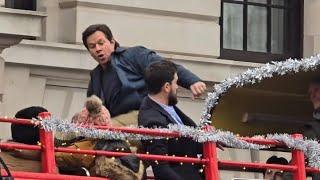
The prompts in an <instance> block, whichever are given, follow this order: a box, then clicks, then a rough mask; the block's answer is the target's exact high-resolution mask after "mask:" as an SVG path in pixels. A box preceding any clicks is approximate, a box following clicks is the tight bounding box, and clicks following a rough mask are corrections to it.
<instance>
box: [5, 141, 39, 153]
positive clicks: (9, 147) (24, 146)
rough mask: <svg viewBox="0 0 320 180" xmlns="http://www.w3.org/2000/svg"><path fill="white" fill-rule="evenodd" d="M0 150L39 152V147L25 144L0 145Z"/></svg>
mask: <svg viewBox="0 0 320 180" xmlns="http://www.w3.org/2000/svg"><path fill="white" fill-rule="evenodd" d="M0 148H3V149H9V150H12V149H27V150H36V151H40V150H41V147H40V146H37V145H26V144H18V143H0Z"/></svg>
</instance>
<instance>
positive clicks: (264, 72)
mask: <svg viewBox="0 0 320 180" xmlns="http://www.w3.org/2000/svg"><path fill="white" fill-rule="evenodd" d="M319 64H320V55H319V54H318V55H316V56H314V57H311V58H306V59H302V60H298V59H288V60H286V61H280V62H271V63H267V64H265V65H263V66H261V67H258V68H254V69H248V70H247V71H245V72H243V73H240V74H238V75H236V76H234V77H229V78H227V79H225V80H224V81H223V82H221V83H220V84H216V85H215V86H214V89H213V92H211V93H208V96H207V98H206V101H205V106H204V110H203V112H202V115H201V119H200V124H201V126H204V125H206V124H211V121H210V119H211V117H212V116H213V115H212V114H211V112H212V110H213V108H214V107H215V106H216V105H217V104H218V100H219V98H220V97H221V95H222V94H224V93H226V92H227V91H228V90H229V89H230V88H231V87H242V86H244V85H247V84H255V83H258V82H260V81H261V80H263V79H267V78H271V77H273V76H276V75H285V74H287V73H290V72H299V71H309V70H313V69H315V68H316V67H317V66H318V65H319Z"/></svg>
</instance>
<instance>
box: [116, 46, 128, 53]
mask: <svg viewBox="0 0 320 180" xmlns="http://www.w3.org/2000/svg"><path fill="white" fill-rule="evenodd" d="M125 50H126V49H125V48H123V47H117V49H116V50H115V53H122V52H123V51H125Z"/></svg>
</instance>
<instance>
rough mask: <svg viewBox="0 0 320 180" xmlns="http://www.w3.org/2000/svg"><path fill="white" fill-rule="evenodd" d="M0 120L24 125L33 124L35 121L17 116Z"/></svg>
mask: <svg viewBox="0 0 320 180" xmlns="http://www.w3.org/2000/svg"><path fill="white" fill-rule="evenodd" d="M0 122H5V123H13V124H24V125H35V121H34V120H32V119H19V118H2V117H0Z"/></svg>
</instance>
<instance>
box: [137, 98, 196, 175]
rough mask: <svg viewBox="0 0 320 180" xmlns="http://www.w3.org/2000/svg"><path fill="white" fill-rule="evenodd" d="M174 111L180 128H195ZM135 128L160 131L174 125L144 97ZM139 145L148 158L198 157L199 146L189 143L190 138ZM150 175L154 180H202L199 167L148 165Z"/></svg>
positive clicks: (152, 163)
mask: <svg viewBox="0 0 320 180" xmlns="http://www.w3.org/2000/svg"><path fill="white" fill-rule="evenodd" d="M174 108H175V111H176V112H177V114H178V115H179V117H180V118H181V120H182V122H183V124H184V125H187V126H193V127H195V126H196V124H195V123H194V122H193V121H192V120H191V119H190V118H189V117H187V116H186V115H185V114H183V113H182V112H181V110H179V109H178V108H177V107H175V106H174ZM138 122H139V125H141V126H144V127H149V128H152V127H163V128H166V127H167V126H168V124H174V123H175V121H174V120H173V119H172V117H171V116H170V115H169V114H168V113H167V112H166V111H165V110H164V109H163V108H162V107H161V106H160V105H159V104H157V103H156V102H154V101H153V100H152V99H150V98H149V97H148V96H147V97H145V98H144V99H143V101H142V104H141V107H140V110H139V118H138ZM143 145H144V147H145V150H146V151H147V152H149V153H150V154H160V155H166V154H168V155H169V156H172V155H175V156H182V157H184V156H185V155H187V156H188V157H197V154H201V153H202V146H201V144H200V143H197V142H195V141H192V140H191V139H190V138H179V139H178V140H176V139H175V138H173V139H169V140H166V139H161V140H152V141H144V142H143ZM151 165H152V169H153V173H154V175H155V177H156V179H161V180H164V179H166V180H183V179H188V180H189V179H190V180H197V179H202V177H201V175H200V173H199V169H200V168H199V167H198V166H196V165H192V164H191V163H184V164H182V165H181V164H180V163H175V162H163V161H159V162H155V161H153V162H151Z"/></svg>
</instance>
